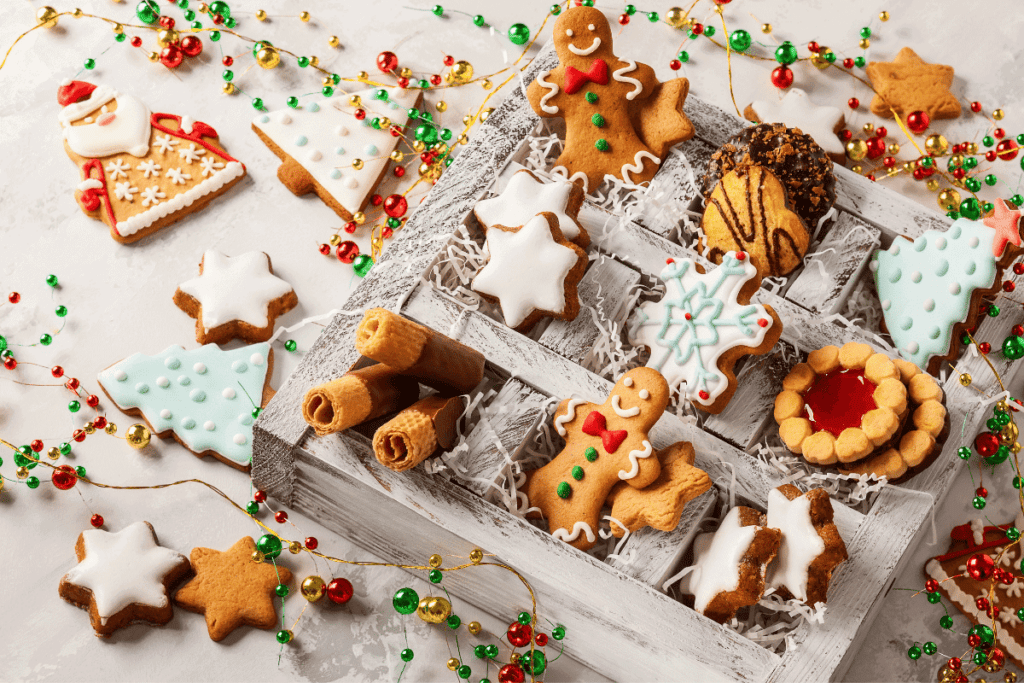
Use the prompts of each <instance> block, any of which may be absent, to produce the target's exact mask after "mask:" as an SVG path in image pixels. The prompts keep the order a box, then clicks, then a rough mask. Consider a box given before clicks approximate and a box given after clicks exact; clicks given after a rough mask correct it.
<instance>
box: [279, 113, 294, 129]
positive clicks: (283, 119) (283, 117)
mask: <svg viewBox="0 0 1024 683" xmlns="http://www.w3.org/2000/svg"><path fill="white" fill-rule="evenodd" d="M277 120H278V121H279V122H280V123H283V124H284V125H286V126H287V125H288V124H289V123H291V122H292V117H291V116H290V115H289V114H288V112H286V111H283V112H281V113H280V114H278V116H277Z"/></svg>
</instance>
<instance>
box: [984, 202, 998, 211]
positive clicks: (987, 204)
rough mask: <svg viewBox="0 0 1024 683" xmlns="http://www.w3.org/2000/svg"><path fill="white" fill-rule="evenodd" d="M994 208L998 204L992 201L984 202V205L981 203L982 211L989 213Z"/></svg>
mask: <svg viewBox="0 0 1024 683" xmlns="http://www.w3.org/2000/svg"><path fill="white" fill-rule="evenodd" d="M994 208H996V205H995V204H993V203H992V202H983V203H982V205H981V211H982V213H988V212H990V211H992V209H994Z"/></svg>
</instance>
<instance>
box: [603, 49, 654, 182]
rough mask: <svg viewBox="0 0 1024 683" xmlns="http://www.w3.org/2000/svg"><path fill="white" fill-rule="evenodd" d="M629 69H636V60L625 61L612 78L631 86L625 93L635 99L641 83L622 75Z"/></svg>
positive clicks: (628, 98) (629, 97) (641, 86)
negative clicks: (624, 64)
mask: <svg viewBox="0 0 1024 683" xmlns="http://www.w3.org/2000/svg"><path fill="white" fill-rule="evenodd" d="M631 71H636V61H635V60H632V59H630V60H628V61H627V62H626V66H624V67H622V68H621V69H619V70H618V71H613V72H612V78H614V79H615V80H617V81H618V82H619V83H629V84H630V85H632V86H633V89H632V90H631V91H630V92H628V93H626V99H627V100H633V99H636V96H637V95H639V94H640V93H642V92H643V91H644V84H643V83H641V82H640V81H638V80H637V79H635V78H630V77H629V76H623V75H622V74H628V73H630V72H631ZM655 163H657V161H655Z"/></svg>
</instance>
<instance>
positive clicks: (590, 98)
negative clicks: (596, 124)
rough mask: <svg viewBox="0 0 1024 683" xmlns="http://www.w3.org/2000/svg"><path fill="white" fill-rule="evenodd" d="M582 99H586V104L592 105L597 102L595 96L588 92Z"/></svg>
mask: <svg viewBox="0 0 1024 683" xmlns="http://www.w3.org/2000/svg"><path fill="white" fill-rule="evenodd" d="M583 97H584V98H586V100H587V102H590V103H591V104H593V103H594V102H597V95H595V94H594V93H592V92H588V93H587V94H586V95H584V96H583Z"/></svg>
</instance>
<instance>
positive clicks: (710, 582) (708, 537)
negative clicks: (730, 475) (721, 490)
mask: <svg viewBox="0 0 1024 683" xmlns="http://www.w3.org/2000/svg"><path fill="white" fill-rule="evenodd" d="M757 529H758V527H757V526H754V525H750V526H741V525H740V509H739V508H733V509H732V510H729V513H728V514H727V515H726V516H725V518H724V519H723V520H722V523H721V524H720V525H719V526H718V529H717V530H716V531H713V532H711V533H706V534H701V535H699V536H697V538H696V539H695V540H694V542H693V558H694V562H693V571H691V572H690V573H689V574H687V575H686V576H684V577H683V580H682V582H681V583H680V584H679V588H680V590H682V592H683V593H685V594H687V595H692V596H693V597H694V604H693V608H694V609H695V610H697V611H698V612H700V613H701V614H704V611H705V610H706V609H707V607H708V605H709V604H711V601H712V600H714V598H715V596H716V595H718V594H719V593H727V592H730V591H734V590H736V589H738V588H739V587H740V562H741V561H742V560H743V556H744V555H746V554H747V550H749V549H750V544H751V543H753V542H754V536H755V534H756V533H757Z"/></svg>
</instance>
